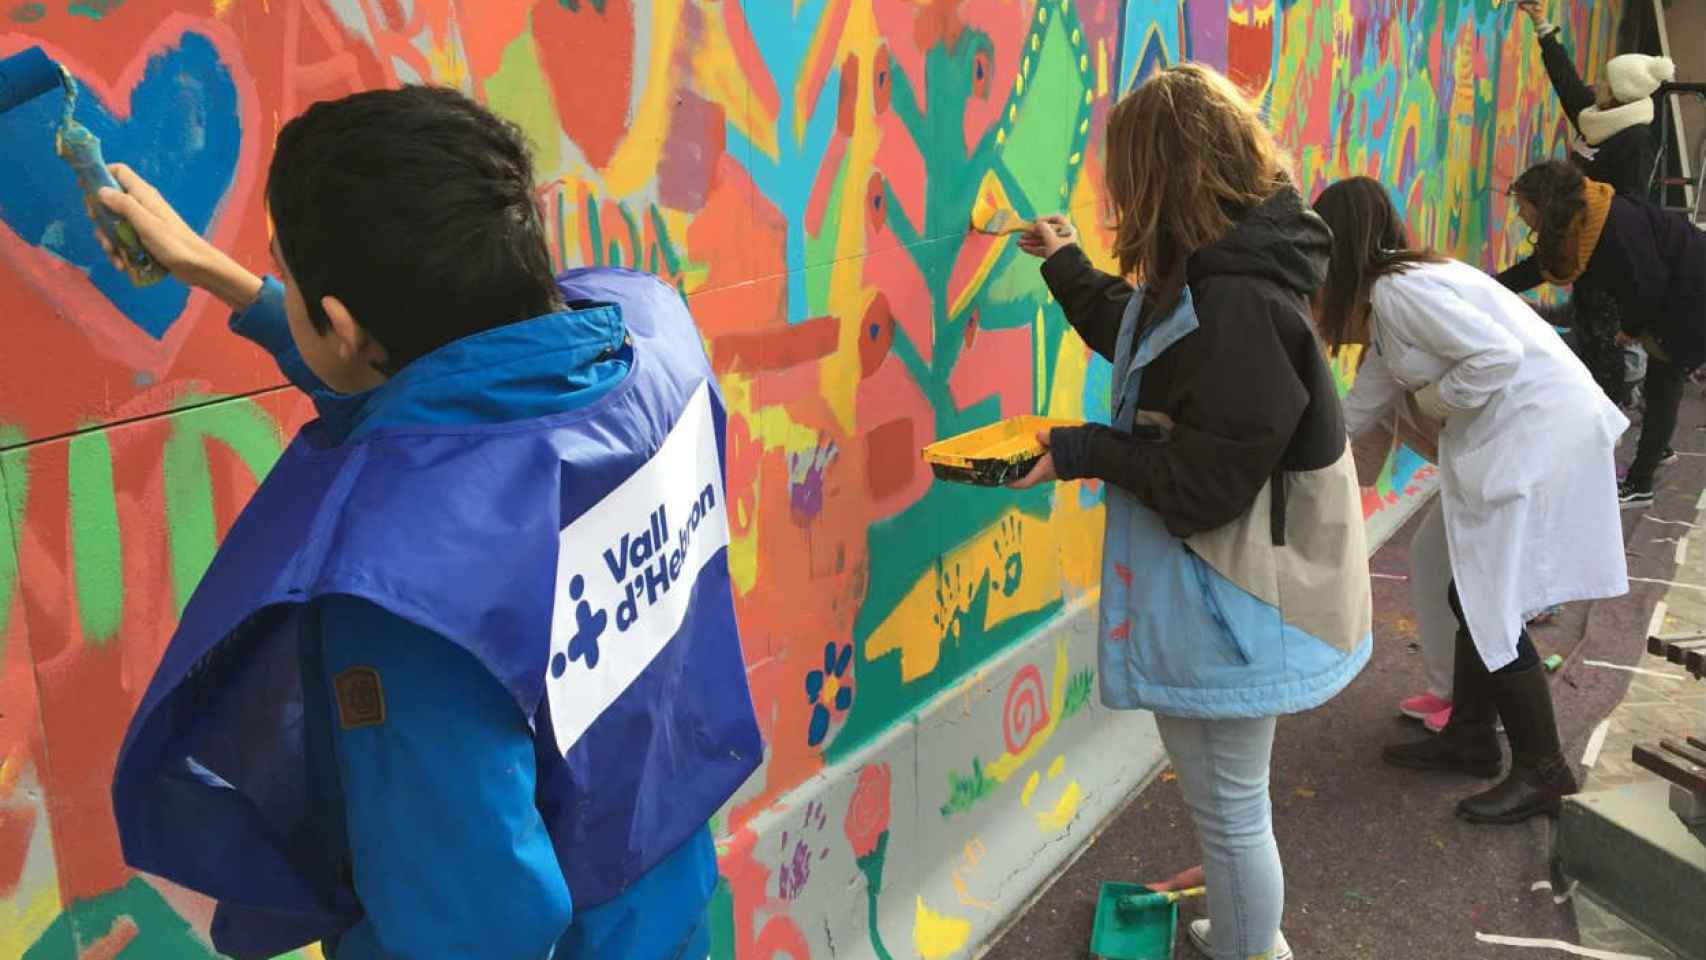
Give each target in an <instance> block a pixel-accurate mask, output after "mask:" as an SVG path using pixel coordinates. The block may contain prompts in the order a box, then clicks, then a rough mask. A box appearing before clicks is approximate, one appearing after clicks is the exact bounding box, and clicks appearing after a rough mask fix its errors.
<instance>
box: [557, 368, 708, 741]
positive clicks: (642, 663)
mask: <svg viewBox="0 0 1706 960" xmlns="http://www.w3.org/2000/svg"><path fill="white" fill-rule="evenodd" d="M728 543H729V522H728V515H727V513H725V511H724V506H723V475H722V468H721V466H720V465H719V463H718V461H717V436H716V430H715V427H714V423H713V421H712V418H711V394H710V388H709V386H708V385H706V384H700V385H699V388H698V389H697V390H696V391H694V393H693V396H692V398H691V399H689V400H688V401H687V405H686V407H685V408H684V409H683V410H682V413H681V419H679V420H677V421H676V424H675V426H674V427H672V428H671V429H670V431H669V436H668V437H667V438H665V440H664V442H663V446H662V447H660V448H659V449H658V452H657V453H656V454H654V455H653V456H652V458H651V459H650V460H648V461H646V464H645V466H643V467H641V468H640V469H639V470H638V471H636V472H635V473H634V474H633V475H632V476H630V477H629V478H628V479H627V480H624V481H623V482H622V484H621V485H620V486H618V487H617V488H616V489H615V490H612V491H611V492H610V493H609V494H608V495H606V496H605V498H604V499H603V500H600V501H599V502H598V503H597V504H596V505H595V506H593V507H592V508H591V509H590V510H588V511H587V512H585V513H583V514H581V515H580V516H579V517H577V518H575V520H574V521H573V522H572V523H570V524H569V525H568V526H567V527H564V528H563V531H562V533H561V534H560V535H559V537H558V540H557V602H556V607H555V609H554V610H553V612H552V617H551V658H550V665H549V668H548V669H547V671H546V674H545V692H546V696H547V698H548V699H549V702H550V707H551V726H552V728H553V729H554V731H555V732H556V737H557V748H558V749H559V750H560V751H562V752H563V753H565V754H566V753H568V751H569V748H570V747H572V746H574V744H575V742H576V741H577V740H579V739H580V738H581V735H582V734H584V733H585V732H586V729H587V728H588V727H590V726H591V725H592V723H593V721H595V720H597V719H598V717H599V715H600V714H602V713H603V712H604V711H605V709H606V708H608V707H609V706H610V705H611V704H612V703H614V702H616V698H617V697H619V696H620V695H621V694H622V691H624V690H626V689H627V688H628V686H629V684H631V683H633V682H634V680H635V678H637V677H638V676H639V675H640V674H641V672H643V671H644V670H645V668H646V666H647V665H648V664H650V663H651V662H652V660H653V659H654V658H655V657H656V656H657V655H658V653H660V652H661V651H662V650H663V648H664V647H665V646H666V645H667V644H668V643H669V641H670V639H671V638H672V637H674V636H675V634H676V631H677V630H679V629H680V628H681V624H682V621H683V620H684V619H685V618H686V616H687V613H688V601H689V599H690V598H691V596H692V593H693V584H694V582H695V581H696V580H698V578H699V572H700V570H702V569H703V568H704V566H705V564H706V563H708V562H710V560H711V559H712V558H713V557H715V556H716V555H717V552H718V551H719V550H722V549H723V548H725V547H727V546H728Z"/></svg>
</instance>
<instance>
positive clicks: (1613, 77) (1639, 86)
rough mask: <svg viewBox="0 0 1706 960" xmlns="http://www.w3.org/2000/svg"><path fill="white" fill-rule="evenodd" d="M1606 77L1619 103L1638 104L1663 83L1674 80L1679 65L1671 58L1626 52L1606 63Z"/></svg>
mask: <svg viewBox="0 0 1706 960" xmlns="http://www.w3.org/2000/svg"><path fill="white" fill-rule="evenodd" d="M1605 76H1606V79H1607V80H1609V81H1610V82H1611V95H1612V96H1614V97H1616V98H1617V102H1618V103H1634V102H1635V101H1637V100H1644V99H1646V98H1647V97H1650V96H1652V95H1653V93H1654V92H1655V91H1656V90H1658V89H1659V84H1661V83H1669V82H1670V81H1671V80H1674V79H1675V78H1676V64H1674V63H1672V62H1671V59H1670V58H1669V57H1649V56H1647V55H1645V54H1640V53H1625V54H1623V55H1622V56H1620V57H1612V58H1611V60H1610V61H1609V62H1608V63H1606V65H1605Z"/></svg>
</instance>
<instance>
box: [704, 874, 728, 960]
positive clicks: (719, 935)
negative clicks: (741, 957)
mask: <svg viewBox="0 0 1706 960" xmlns="http://www.w3.org/2000/svg"><path fill="white" fill-rule="evenodd" d="M705 909H706V913H707V915H708V917H709V923H710V924H711V960H735V897H734V892H733V891H731V890H730V889H729V881H728V880H727V879H725V878H723V877H718V878H717V886H716V888H715V889H714V890H712V891H711V902H710V904H709V905H708V906H707V907H706V908H705Z"/></svg>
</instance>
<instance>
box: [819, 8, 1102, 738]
mask: <svg viewBox="0 0 1706 960" xmlns="http://www.w3.org/2000/svg"><path fill="white" fill-rule="evenodd" d="M1049 9H1050V11H1051V15H1050V16H1048V18H1047V23H1045V24H1038V23H1036V22H1035V21H1034V20H1033V24H1032V32H1033V34H1036V35H1038V45H1039V48H1040V53H1039V54H1037V55H1036V56H1037V58H1038V59H1037V60H1036V61H1035V63H1034V66H1033V70H1032V75H1031V79H1028V80H1027V82H1026V86H1025V92H1024V94H1022V95H1020V94H1017V93H1014V92H1013V91H1011V90H1009V91H1008V101H1007V104H1006V106H1005V107H1004V109H1006V108H1007V107H1010V106H1012V105H1014V104H1019V105H1020V111H1019V112H1020V121H1019V123H1018V125H1017V126H1015V127H1014V129H1013V130H1012V131H1011V132H1010V133H1009V134H1008V136H1007V137H1006V139H1005V142H1004V143H999V144H998V143H997V142H996V137H995V134H994V132H993V131H992V132H991V133H990V134H989V135H987V136H986V137H985V138H983V139H982V140H981V141H979V142H978V143H976V144H972V145H971V152H970V154H969V155H968V154H967V144H966V143H965V142H964V134H963V132H962V130H961V129H960V128H959V127H958V126H957V125H950V124H941V123H930V122H927V121H926V120H925V119H924V118H925V117H927V116H930V117H939V116H955V117H958V116H960V115H961V114H962V113H963V110H964V104H965V103H966V102H967V101H968V100H969V99H970V98H971V97H973V96H974V95H975V94H974V91H973V89H972V77H973V71H972V61H973V58H974V57H975V56H976V55H977V54H978V53H979V52H980V51H981V52H986V53H987V52H989V51H991V50H992V44H991V42H990V40H989V38H988V36H987V35H984V34H982V33H972V32H968V33H967V34H966V35H965V36H963V37H962V39H961V42H960V43H958V44H956V45H955V46H954V47H953V49H952V50H951V51H950V50H949V49H947V48H946V47H944V46H942V45H940V44H939V45H937V46H935V47H933V48H932V49H931V50H930V51H929V52H928V53H927V54H926V55H925V60H924V74H925V75H924V78H923V83H922V84H919V83H917V82H915V81H914V80H913V79H912V78H910V77H908V76H907V75H906V73H905V71H903V70H901V69H900V68H899V67H898V66H896V67H895V68H894V69H893V72H892V75H891V76H892V85H891V98H890V109H892V110H894V111H895V112H896V114H897V115H898V116H899V117H900V118H901V119H902V121H903V123H904V125H905V127H906V129H907V131H908V133H909V134H910V135H911V136H912V137H913V139H914V141H915V142H916V143H917V145H918V148H919V152H920V154H921V155H922V157H923V160H924V168H925V183H926V185H927V187H928V191H927V193H926V195H925V210H924V223H922V224H912V223H910V222H908V221H907V219H906V216H905V213H904V211H903V210H902V209H901V206H900V204H899V203H898V202H897V201H896V198H895V197H894V195H893V191H892V190H891V191H890V192H889V196H888V202H887V203H886V205H885V210H886V217H887V220H886V224H887V226H888V227H889V228H890V229H891V230H892V231H893V232H894V233H895V234H896V236H898V237H899V238H900V239H901V240H902V242H903V243H905V244H906V246H905V247H904V248H903V249H904V252H905V254H906V255H907V256H910V257H911V258H912V259H913V261H914V263H915V264H916V266H917V268H918V270H919V273H920V274H921V275H922V276H923V278H924V282H925V286H926V288H927V290H928V292H929V294H930V297H931V303H930V309H931V310H932V318H931V319H932V324H933V328H934V330H935V331H936V335H935V343H934V345H933V353H932V356H931V358H930V360H929V361H928V362H926V361H925V360H924V359H923V356H922V354H921V352H920V350H919V347H918V345H917V344H914V343H912V342H911V340H910V338H909V337H908V336H907V334H906V331H905V330H904V329H901V328H898V327H897V328H896V330H895V335H894V336H895V339H894V347H893V351H894V355H893V357H892V360H898V361H899V362H901V363H903V364H905V365H906V367H907V372H908V374H909V375H910V376H911V377H912V379H913V380H914V381H915V382H916V383H917V384H918V386H919V389H920V390H921V392H922V393H923V395H924V398H925V401H926V402H927V403H928V404H929V406H930V408H931V410H932V411H934V413H935V423H934V424H932V427H933V429H934V432H935V435H936V436H938V437H946V436H952V435H954V434H956V433H960V432H962V431H965V430H970V429H972V428H974V427H979V426H983V425H984V424H987V423H991V422H993V421H995V420H997V419H999V417H1000V409H999V405H998V402H997V401H996V399H995V398H994V397H989V398H987V399H985V400H982V401H979V402H976V403H973V404H971V405H969V406H967V407H964V408H961V407H959V406H957V405H956V403H955V402H954V399H953V395H952V393H951V391H950V390H949V387H948V384H949V380H950V378H951V377H952V375H953V371H954V368H955V366H956V365H957V364H958V362H959V359H960V356H961V354H962V352H963V351H964V350H965V326H966V324H967V322H969V320H970V316H969V311H967V313H966V314H965V315H958V316H950V315H949V314H948V307H949V304H950V296H949V288H948V282H949V277H950V275H951V273H952V271H953V266H954V263H955V261H956V259H957V258H958V256H959V254H960V250H961V248H962V247H963V246H964V244H965V242H966V220H967V217H968V216H969V211H970V210H971V208H972V205H973V203H974V202H975V201H976V198H977V190H978V187H979V185H980V183H981V182H982V180H983V176H984V174H985V173H986V172H987V171H990V170H994V171H995V172H996V174H997V176H1000V177H1001V178H1002V180H1003V183H1004V184H1005V185H1006V188H1007V190H1008V195H1009V199H1010V200H1011V201H1012V203H1013V205H1014V207H1015V208H1016V209H1017V210H1018V212H1019V213H1020V214H1021V215H1025V216H1030V215H1034V214H1035V213H1036V212H1037V211H1039V210H1049V211H1052V210H1057V209H1059V208H1060V198H1059V190H1060V185H1061V184H1063V183H1069V182H1071V181H1072V179H1073V177H1074V176H1075V175H1076V174H1077V173H1078V170H1077V169H1076V168H1074V167H1072V166H1071V165H1070V164H1069V163H1068V158H1069V155H1070V154H1071V153H1072V152H1076V151H1081V150H1082V149H1083V137H1082V135H1080V134H1078V133H1077V130H1078V128H1079V127H1080V126H1081V125H1082V124H1083V121H1084V120H1086V119H1088V118H1089V115H1090V106H1089V104H1087V103H1085V102H1084V97H1083V86H1082V83H1081V79H1080V78H1081V76H1082V74H1081V73H1080V71H1079V67H1078V59H1077V55H1076V54H1074V53H1073V52H1072V47H1071V42H1070V39H1069V37H1070V34H1071V32H1072V30H1074V29H1075V28H1077V27H1078V26H1079V25H1078V22H1077V19H1076V14H1075V13H1074V12H1073V11H1072V9H1071V8H1070V7H1068V8H1066V10H1065V12H1064V13H1061V12H1060V11H1061V9H1062V8H1060V7H1058V6H1055V5H1053V4H1050V5H1049ZM1030 46H1031V44H1030V39H1029V38H1028V37H1027V39H1026V41H1025V44H1024V49H1027V50H1028V49H1030ZM1061 77H1064V78H1065V79H1060V78H1061ZM919 90H923V91H926V92H927V96H928V101H927V102H926V103H925V104H923V105H922V106H921V105H920V104H919V102H918V99H917V96H918V93H917V92H918V91H919ZM1073 90H1076V91H1077V93H1076V94H1075V95H1074V94H1072V92H1071V91H1073ZM1071 96H1076V99H1075V100H1062V99H1060V98H1061V97H1071ZM1033 97H1034V98H1039V99H1042V98H1052V99H1044V100H1043V107H1044V108H1043V109H1041V110H1034V111H1033V112H1035V113H1037V114H1038V115H1040V116H1044V117H1046V118H1047V119H1046V120H1037V121H1028V120H1026V119H1025V113H1026V111H1025V110H1024V107H1023V101H1025V100H1028V99H1030V98H1033ZM1062 131H1067V132H1068V133H1070V134H1071V136H1072V137H1073V138H1075V139H1072V140H1068V141H1063V140H1062V139H1061V136H1062ZM1063 147H1065V148H1067V149H1063ZM1038 157H1046V158H1049V159H1048V160H1047V161H1046V162H1045V161H1039V160H1038V159H1037V158H1038ZM1014 164H1019V165H1020V167H1021V169H1022V170H1023V171H1024V177H1023V178H1021V177H1019V176H1017V175H1016V174H1015V170H1014ZM919 237H940V238H942V239H939V240H932V241H929V242H916V239H917V238H919ZM1007 256H1009V257H1017V256H1019V254H1018V253H1017V252H1016V251H1014V252H1012V253H1010V254H1008V255H1007ZM1025 259H1027V260H1028V259H1029V258H1028V257H1027V258H1025ZM1015 269H1016V268H1015ZM1031 272H1032V273H1033V274H1034V273H1035V269H1034V267H1032V268H1031ZM1012 283H1014V284H1015V285H1016V284H1018V283H1019V281H1017V280H1014V281H1012ZM1043 303H1044V298H1043V294H1042V291H1041V287H1040V286H1035V287H1033V291H1032V293H1031V294H1030V295H1029V297H1024V296H1021V297H1018V298H1016V299H1012V300H1010V301H1008V302H1005V303H1004V302H1001V300H1000V299H999V298H991V297H988V296H987V295H986V296H985V297H984V298H983V299H980V300H978V301H976V302H975V304H974V305H975V306H977V308H978V310H979V317H978V322H979V323H980V324H985V323H987V324H990V325H992V326H993V327H996V328H999V327H1002V326H1006V327H1018V326H1022V325H1024V324H1026V323H1030V322H1032V321H1034V319H1035V316H1036V310H1037V307H1038V306H1040V305H1043ZM1043 312H1044V315H1045V317H1046V318H1048V319H1046V320H1045V325H1044V331H1043V339H1044V343H1045V345H1047V346H1048V349H1049V350H1050V356H1049V367H1050V368H1051V369H1052V367H1053V365H1054V361H1055V359H1057V358H1058V352H1059V349H1060V348H1059V341H1060V340H1061V339H1062V337H1063V336H1064V334H1065V331H1066V322H1065V320H1064V318H1063V317H1062V316H1061V313H1060V309H1059V307H1058V306H1057V305H1054V304H1048V305H1047V306H1046V307H1045V308H1044V311H1043ZM892 360H891V362H892ZM1046 387H1047V384H1038V385H1037V388H1038V390H1039V395H1040V396H1046V395H1047V394H1046V393H1041V392H1040V391H1042V390H1044V389H1046ZM1053 496H1054V491H1052V490H1049V489H1033V490H1028V491H1024V492H1013V491H992V490H979V489H974V488H970V487H965V486H961V485H957V484H950V483H936V484H932V485H931V486H930V489H929V491H928V492H927V493H926V494H925V495H924V496H923V497H922V498H920V499H919V500H918V502H916V503H914V504H913V505H912V506H911V507H909V508H907V509H906V510H904V511H903V512H901V513H900V514H898V515H896V516H894V517H890V518H888V519H886V520H881V521H878V522H876V523H873V524H872V525H871V526H870V528H869V532H868V534H867V556H869V557H871V558H873V559H872V562H871V569H870V581H869V585H868V588H867V591H866V594H865V599H864V603H863V604H862V605H861V606H860V608H859V613H858V616H857V617H856V618H855V620H854V624H853V636H854V638H855V647H854V649H855V650H857V651H858V652H859V665H858V678H859V696H858V697H857V698H856V699H855V700H854V702H853V707H852V709H851V710H850V711H849V712H848V715H847V719H846V720H845V722H844V723H843V725H842V728H841V730H840V731H839V732H838V733H837V734H836V735H835V738H834V739H833V740H832V741H831V742H830V744H829V746H828V747H827V749H826V750H825V759H827V760H829V761H830V762H834V761H836V760H839V759H841V758H843V757H846V756H847V755H848V754H849V753H850V752H851V751H853V750H855V749H857V748H858V747H860V746H861V745H863V744H865V743H867V742H869V741H870V740H871V739H872V738H873V737H875V736H876V735H877V734H879V733H881V732H882V731H883V730H884V729H886V728H887V727H888V726H889V725H890V724H892V723H894V722H895V721H896V720H898V719H900V718H902V717H904V716H906V715H908V714H909V713H911V712H913V711H915V710H917V709H918V708H919V707H920V706H921V705H923V704H924V702H925V701H927V700H929V699H930V698H931V697H932V696H934V695H936V694H937V693H940V692H941V691H943V690H945V689H947V688H949V687H950V686H951V685H952V684H954V683H955V682H956V681H958V680H959V679H960V678H961V677H964V676H966V675H967V674H968V673H969V672H970V671H971V670H973V669H975V668H976V666H977V665H978V664H980V663H982V662H983V661H985V660H987V659H988V658H989V657H990V656H992V655H994V654H995V653H997V652H999V651H1000V650H1001V649H1003V648H1004V647H1007V646H1009V645H1011V644H1013V643H1015V642H1017V641H1018V640H1019V639H1020V638H1022V637H1023V636H1024V635H1025V634H1026V633H1028V632H1030V631H1031V630H1033V629H1035V628H1037V627H1039V626H1041V625H1042V624H1043V623H1045V622H1046V621H1047V620H1048V619H1049V618H1050V617H1052V616H1053V615H1054V614H1055V613H1056V612H1058V610H1059V609H1060V604H1059V603H1058V602H1056V603H1053V604H1050V605H1048V606H1047V607H1045V608H1044V609H1042V610H1039V611H1036V612H1034V613H1031V614H1027V615H1024V616H1020V617H1015V618H1013V619H1011V620H1009V621H1007V622H1005V623H1002V624H1000V625H998V626H996V627H995V628H994V629H991V630H985V629H983V626H982V625H983V623H984V616H985V612H986V610H987V607H988V593H989V589H990V587H991V580H990V576H989V572H988V571H969V570H968V571H956V570H944V569H941V567H940V560H939V559H938V558H940V557H943V556H946V555H947V554H949V553H950V552H951V551H952V550H953V549H954V548H955V547H958V546H960V545H961V544H963V543H966V542H968V541H969V540H971V539H973V538H974V537H976V536H978V535H979V534H980V533H981V532H982V531H984V530H985V529H987V528H988V527H989V526H990V525H991V524H993V523H995V522H996V521H997V520H998V519H999V517H1000V515H1001V514H1002V513H1003V512H1004V511H1006V510H1008V509H1010V508H1013V507H1017V508H1018V509H1019V510H1021V511H1022V512H1024V513H1026V514H1028V515H1030V516H1031V517H1034V518H1037V522H1047V518H1048V517H1049V515H1050V514H1051V513H1052V511H1053V506H1052V504H1053V499H1052V498H1053ZM932 568H935V569H934V571H933V569H932ZM931 575H935V576H937V577H938V578H939V579H942V578H958V580H959V581H961V582H959V583H958V584H957V587H956V589H954V590H952V591H950V592H952V593H953V594H955V595H963V596H967V597H969V604H968V605H967V606H966V607H964V608H963V609H960V610H946V609H944V610H943V611H941V613H940V615H939V617H938V618H937V621H938V622H937V623H935V624H918V625H917V626H916V629H920V630H930V629H936V630H943V631H944V632H945V633H948V635H947V636H945V638H944V639H943V640H942V641H941V648H940V656H939V659H938V662H937V664H936V667H935V669H934V670H932V671H930V673H929V674H927V675H925V676H923V677H919V678H916V679H914V680H912V681H911V682H903V681H902V679H901V672H900V653H899V651H892V652H890V653H887V654H885V655H883V656H881V657H878V658H876V659H874V660H872V659H867V658H866V657H865V654H864V651H865V642H866V640H867V639H868V638H869V637H870V636H871V634H872V632H873V631H875V630H876V629H877V627H878V626H879V625H880V624H882V623H883V621H884V620H886V619H887V618H888V616H889V615H890V614H891V613H892V612H893V611H894V610H895V608H896V607H897V606H898V605H899V603H900V602H901V600H902V599H903V598H904V597H905V596H906V595H907V594H908V593H909V592H910V591H911V590H912V587H913V585H914V584H915V583H917V582H918V580H919V578H921V577H928V576H931ZM956 620H957V622H958V630H957V633H953V632H949V631H946V630H944V627H946V626H947V625H949V624H950V623H952V622H953V621H956Z"/></svg>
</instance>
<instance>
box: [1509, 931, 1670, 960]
mask: <svg viewBox="0 0 1706 960" xmlns="http://www.w3.org/2000/svg"><path fill="white" fill-rule="evenodd" d="M1475 939H1476V940H1478V941H1480V942H1482V943H1491V944H1496V945H1498V946H1501V947H1534V948H1537V949H1540V950H1562V951H1564V952H1565V953H1573V954H1575V955H1576V956H1578V957H1588V958H1590V960H1653V958H1651V957H1649V956H1647V955H1646V954H1643V953H1615V952H1613V951H1610V950H1595V949H1594V948H1592V947H1584V946H1582V945H1580V944H1576V943H1565V942H1564V941H1562V940H1547V939H1544V938H1542V937H1506V936H1501V935H1500V934H1496V933H1482V932H1481V931H1479V930H1477V931H1475Z"/></svg>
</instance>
